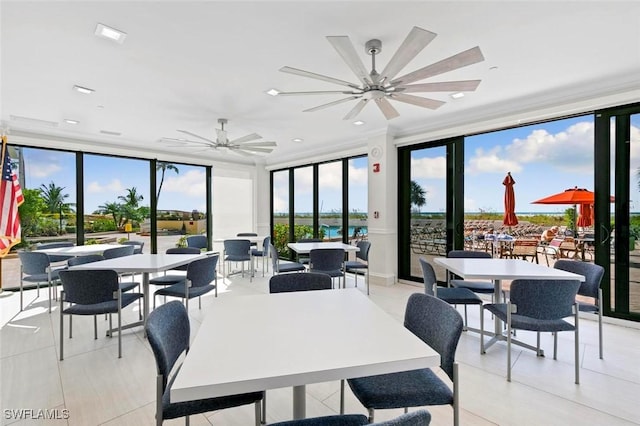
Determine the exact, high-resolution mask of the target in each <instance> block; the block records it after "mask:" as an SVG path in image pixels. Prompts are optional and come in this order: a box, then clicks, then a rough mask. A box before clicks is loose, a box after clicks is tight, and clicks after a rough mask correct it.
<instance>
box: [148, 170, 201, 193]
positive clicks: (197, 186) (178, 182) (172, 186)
mask: <svg viewBox="0 0 640 426" xmlns="http://www.w3.org/2000/svg"><path fill="white" fill-rule="evenodd" d="M159 183H160V182H158V184H159ZM176 193H177V194H180V195H181V196H186V197H190V198H200V199H205V198H206V196H207V187H206V184H205V172H204V171H203V170H189V171H188V172H186V173H184V174H181V175H176V176H173V175H171V176H165V178H164V183H163V184H162V192H161V193H160V198H162V196H163V195H165V196H166V195H167V194H176Z"/></svg>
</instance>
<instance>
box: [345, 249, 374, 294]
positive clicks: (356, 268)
mask: <svg viewBox="0 0 640 426" xmlns="http://www.w3.org/2000/svg"><path fill="white" fill-rule="evenodd" d="M356 246H357V247H358V248H359V249H360V251H357V252H356V260H347V261H346V262H344V270H345V272H348V273H351V274H353V275H354V276H355V282H356V287H358V275H360V274H363V275H365V276H366V278H365V279H366V281H367V282H366V284H367V295H368V294H369V250H370V249H371V243H370V242H369V241H358V243H357V244H356ZM357 259H360V260H362V262H360V260H357Z"/></svg>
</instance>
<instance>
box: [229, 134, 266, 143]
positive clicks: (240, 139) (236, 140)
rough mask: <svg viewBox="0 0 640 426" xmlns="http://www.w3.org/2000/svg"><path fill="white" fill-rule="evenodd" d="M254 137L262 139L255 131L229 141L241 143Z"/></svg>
mask: <svg viewBox="0 0 640 426" xmlns="http://www.w3.org/2000/svg"><path fill="white" fill-rule="evenodd" d="M256 139H262V136H260V135H259V134H257V133H251V134H250V135H247V136H243V137H241V138H238V139H234V140H232V141H229V143H232V144H239V143H242V142H250V141H254V140H256Z"/></svg>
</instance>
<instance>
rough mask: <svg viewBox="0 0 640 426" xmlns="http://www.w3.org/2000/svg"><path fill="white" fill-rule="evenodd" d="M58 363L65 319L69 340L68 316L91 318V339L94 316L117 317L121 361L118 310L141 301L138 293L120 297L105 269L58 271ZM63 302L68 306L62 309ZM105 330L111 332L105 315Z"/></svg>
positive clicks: (114, 276) (116, 282)
mask: <svg viewBox="0 0 640 426" xmlns="http://www.w3.org/2000/svg"><path fill="white" fill-rule="evenodd" d="M60 280H61V281H62V289H63V291H62V294H61V296H60V360H61V361H62V360H63V359H64V321H63V316H64V315H69V338H70V339H71V337H72V332H73V328H72V320H71V319H72V316H73V315H93V332H94V338H95V339H97V338H98V324H97V318H96V316H97V315H98V314H118V358H122V308H123V307H126V306H129V305H130V304H131V303H133V302H135V301H136V300H138V299H140V298H142V294H140V293H122V292H121V291H120V280H119V277H118V274H117V273H116V272H115V271H112V270H108V269H96V270H86V271H82V270H78V271H69V270H66V271H60ZM64 302H67V303H69V306H68V307H67V308H66V309H65V307H64ZM109 329H112V324H111V315H109Z"/></svg>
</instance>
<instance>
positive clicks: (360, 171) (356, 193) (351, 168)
mask: <svg viewBox="0 0 640 426" xmlns="http://www.w3.org/2000/svg"><path fill="white" fill-rule="evenodd" d="M347 167H348V169H347V173H348V178H347V179H346V185H347V192H348V193H349V196H348V200H347V201H348V221H347V227H348V231H347V237H348V239H349V241H351V242H353V241H359V240H362V239H366V238H367V235H368V233H369V226H368V215H367V211H368V201H369V200H368V197H369V193H368V188H369V183H368V182H369V159H368V157H366V156H364V157H356V158H351V159H349V160H348V162H347Z"/></svg>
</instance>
